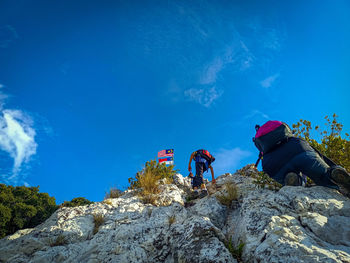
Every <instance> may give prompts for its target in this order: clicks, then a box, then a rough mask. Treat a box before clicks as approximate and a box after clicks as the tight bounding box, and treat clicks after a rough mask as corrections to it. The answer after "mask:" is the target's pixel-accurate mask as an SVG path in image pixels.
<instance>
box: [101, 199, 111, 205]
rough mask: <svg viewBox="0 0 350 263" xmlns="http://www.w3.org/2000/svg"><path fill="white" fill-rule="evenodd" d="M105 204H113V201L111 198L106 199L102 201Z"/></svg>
mask: <svg viewBox="0 0 350 263" xmlns="http://www.w3.org/2000/svg"><path fill="white" fill-rule="evenodd" d="M102 203H103V204H106V205H113V203H112V202H111V200H104V201H102Z"/></svg>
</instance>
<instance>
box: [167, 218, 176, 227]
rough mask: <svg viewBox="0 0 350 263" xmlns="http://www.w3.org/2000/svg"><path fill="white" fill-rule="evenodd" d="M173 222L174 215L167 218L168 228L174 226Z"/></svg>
mask: <svg viewBox="0 0 350 263" xmlns="http://www.w3.org/2000/svg"><path fill="white" fill-rule="evenodd" d="M175 221H176V217H175V215H172V216H168V223H169V226H171V225H172V224H174V223H175Z"/></svg>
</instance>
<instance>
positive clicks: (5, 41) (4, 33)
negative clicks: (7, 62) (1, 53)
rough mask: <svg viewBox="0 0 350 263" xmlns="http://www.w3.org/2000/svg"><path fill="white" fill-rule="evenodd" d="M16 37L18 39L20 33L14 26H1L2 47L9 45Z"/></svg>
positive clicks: (0, 44)
mask: <svg viewBox="0 0 350 263" xmlns="http://www.w3.org/2000/svg"><path fill="white" fill-rule="evenodd" d="M16 39H18V34H17V32H16V30H15V29H14V28H13V27H12V26H10V25H6V26H1V27H0V48H7V47H9V46H10V45H11V44H12V43H13V42H14V41H15V40H16Z"/></svg>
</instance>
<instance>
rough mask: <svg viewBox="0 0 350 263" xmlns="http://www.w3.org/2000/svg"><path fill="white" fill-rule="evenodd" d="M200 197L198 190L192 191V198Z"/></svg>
mask: <svg viewBox="0 0 350 263" xmlns="http://www.w3.org/2000/svg"><path fill="white" fill-rule="evenodd" d="M198 197H199V193H198V191H193V192H192V193H191V199H197V198H198Z"/></svg>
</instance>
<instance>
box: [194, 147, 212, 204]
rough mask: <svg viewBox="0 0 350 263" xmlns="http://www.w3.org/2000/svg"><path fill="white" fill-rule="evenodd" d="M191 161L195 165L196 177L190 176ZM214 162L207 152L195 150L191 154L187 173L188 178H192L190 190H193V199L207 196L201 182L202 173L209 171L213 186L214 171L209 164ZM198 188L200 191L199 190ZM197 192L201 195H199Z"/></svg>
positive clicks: (206, 191)
mask: <svg viewBox="0 0 350 263" xmlns="http://www.w3.org/2000/svg"><path fill="white" fill-rule="evenodd" d="M192 160H194V161H195V163H196V175H195V176H194V177H193V175H192V172H191V171H192V167H191V162H192ZM214 161H215V158H214V157H213V156H212V155H211V154H210V153H209V152H208V151H207V150H202V149H201V150H197V151H195V152H193V153H192V154H191V157H190V161H189V163H188V171H189V172H190V175H189V176H190V177H192V188H193V197H194V198H196V197H200V198H202V197H204V196H206V195H208V190H207V188H206V186H205V184H204V182H203V173H204V172H205V171H208V169H210V172H211V177H212V183H213V184H215V182H216V181H215V177H214V169H213V167H212V166H211V163H212V162H214ZM199 188H200V189H199ZM199 190H201V193H200V194H199Z"/></svg>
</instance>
